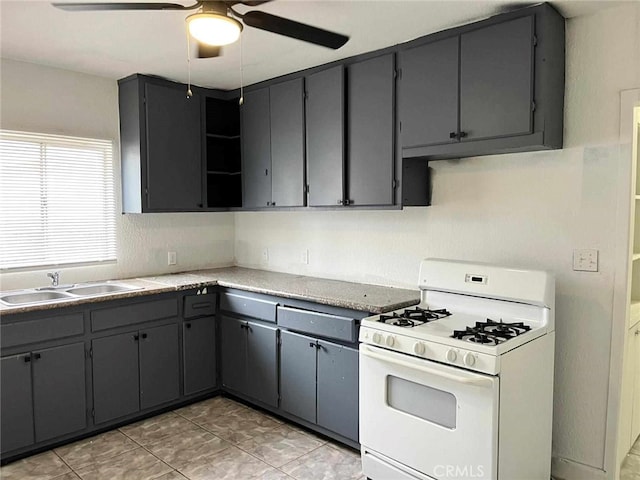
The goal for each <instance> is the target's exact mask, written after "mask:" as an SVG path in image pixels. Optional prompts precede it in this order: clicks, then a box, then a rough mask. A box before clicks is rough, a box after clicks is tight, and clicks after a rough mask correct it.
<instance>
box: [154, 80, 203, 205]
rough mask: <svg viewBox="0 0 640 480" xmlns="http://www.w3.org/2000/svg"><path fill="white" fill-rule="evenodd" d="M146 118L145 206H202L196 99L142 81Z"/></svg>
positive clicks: (181, 92)
mask: <svg viewBox="0 0 640 480" xmlns="http://www.w3.org/2000/svg"><path fill="white" fill-rule="evenodd" d="M145 105H146V120H147V163H146V165H147V190H148V197H147V208H148V209H149V210H151V211H181V210H190V211H193V210H198V209H200V208H202V201H203V200H202V171H203V169H202V154H201V145H202V130H201V122H200V99H199V98H198V97H197V96H194V97H192V98H187V96H186V94H185V91H184V90H183V89H182V88H178V87H168V86H163V85H156V84H153V83H146V84H145Z"/></svg>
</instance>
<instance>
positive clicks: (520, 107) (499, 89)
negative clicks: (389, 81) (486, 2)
mask: <svg viewBox="0 0 640 480" xmlns="http://www.w3.org/2000/svg"><path fill="white" fill-rule="evenodd" d="M398 58H399V66H400V81H399V83H398V103H399V120H400V132H401V133H400V140H401V148H402V155H403V158H405V159H407V158H426V159H439V158H456V157H468V156H476V155H488V154H497V153H510V152H520V151H532V150H542V149H551V148H562V129H563V106H564V19H563V18H562V16H561V15H560V14H558V13H557V12H556V11H555V10H554V9H553V7H551V6H550V5H548V4H541V5H537V6H534V7H530V8H526V9H522V10H519V11H516V12H511V13H508V14H504V15H501V16H497V17H494V18H491V19H488V20H485V21H482V22H477V23H475V24H470V25H465V26H463V27H459V28H456V29H452V30H450V31H447V32H441V33H439V34H435V35H433V36H431V37H425V38H424V39H420V40H418V41H415V42H413V43H412V45H410V46H409V47H407V48H405V49H402V50H401V51H400V52H399V54H398Z"/></svg>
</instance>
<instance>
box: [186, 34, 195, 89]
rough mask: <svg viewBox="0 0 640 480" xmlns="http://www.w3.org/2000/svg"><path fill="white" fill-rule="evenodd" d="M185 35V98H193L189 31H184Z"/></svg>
mask: <svg viewBox="0 0 640 480" xmlns="http://www.w3.org/2000/svg"><path fill="white" fill-rule="evenodd" d="M185 31H186V33H187V98H191V97H193V92H192V91H191V39H190V38H189V29H185Z"/></svg>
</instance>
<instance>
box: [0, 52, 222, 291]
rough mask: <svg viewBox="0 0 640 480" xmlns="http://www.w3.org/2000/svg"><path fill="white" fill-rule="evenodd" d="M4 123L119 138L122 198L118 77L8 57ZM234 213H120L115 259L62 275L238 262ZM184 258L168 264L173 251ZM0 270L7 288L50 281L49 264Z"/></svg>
mask: <svg viewBox="0 0 640 480" xmlns="http://www.w3.org/2000/svg"><path fill="white" fill-rule="evenodd" d="M0 98H1V99H2V101H1V106H0V127H1V128H4V129H11V130H24V131H34V132H42V133H55V134H63V135H73V136H80V137H82V136H85V137H92V138H103V139H110V140H113V141H114V161H115V165H114V170H115V171H116V172H118V174H117V179H116V180H117V181H116V190H117V191H116V198H117V202H118V205H117V208H118V211H122V209H121V200H120V197H121V195H120V179H119V172H120V158H119V150H120V148H119V144H118V142H119V132H118V130H119V123H118V87H117V83H116V81H115V80H109V79H104V78H100V77H95V76H92V75H85V74H81V73H76V72H70V71H66V70H60V69H56V68H50V67H45V66H41V65H34V64H29V63H23V62H16V61H12V60H7V59H2V62H1V64H0ZM233 238H234V216H233V214H232V213H215V214H214V213H197V214H196V213H194V214H145V215H118V216H117V241H118V261H117V263H112V264H107V265H100V266H91V267H74V268H64V267H62V268H60V270H61V271H62V274H61V275H62V281H63V282H65V283H66V282H78V281H86V280H102V279H109V278H127V277H133V276H138V275H146V274H155V273H163V272H170V271H182V270H188V269H193V268H201V267H203V266H220V265H229V264H232V263H233V255H234V241H233ZM168 250H171V251H175V252H177V254H178V265H176V266H172V267H168V266H167V251H168ZM51 270H52V268H48V269H46V270H39V271H29V272H17V273H6V272H2V273H0V282H1V284H2V289H3V290H9V289H13V288H24V287H31V286H39V285H45V284H46V283H47V282H48V279H47V278H46V276H45V271H51Z"/></svg>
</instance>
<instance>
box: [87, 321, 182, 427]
mask: <svg viewBox="0 0 640 480" xmlns="http://www.w3.org/2000/svg"><path fill="white" fill-rule="evenodd" d="M178 350H179V349H178V326H177V325H176V324H170V325H164V326H160V327H154V328H147V329H144V330H140V331H134V332H128V333H124V334H119V335H113V336H110V337H103V338H99V339H95V340H93V341H92V356H93V397H94V416H95V417H94V418H95V422H96V423H102V422H106V421H109V420H113V419H116V418H119V417H123V416H125V415H128V414H131V413H135V412H137V411H139V410H141V409H142V410H145V409H148V408H151V407H154V406H157V405H161V404H163V403H167V402H170V401H171V400H176V399H177V398H178V397H179V394H180V388H179V377H180V374H179V365H180V363H179V353H178Z"/></svg>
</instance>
